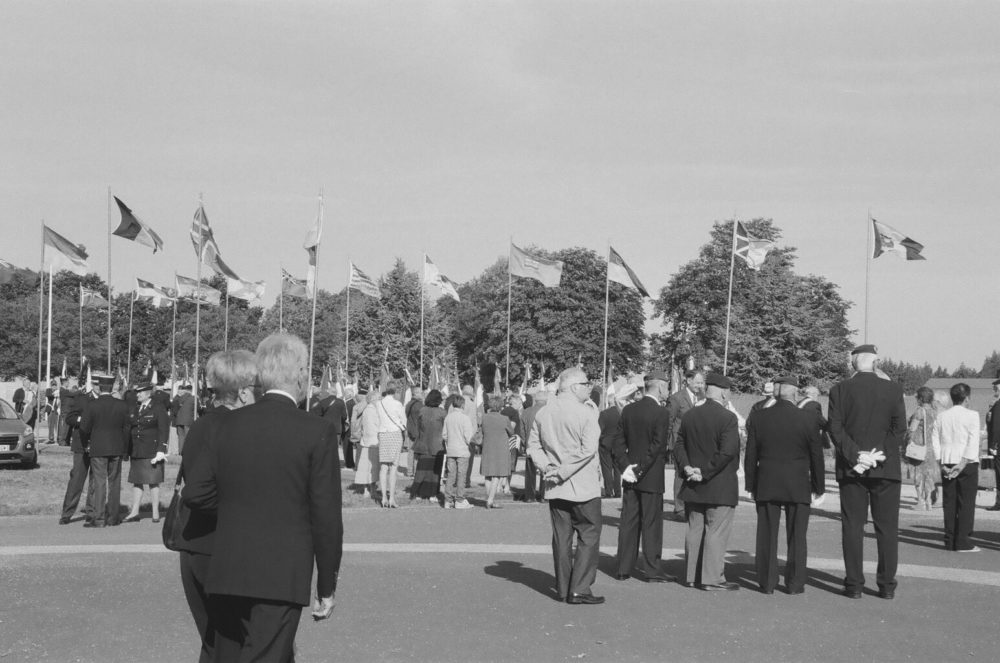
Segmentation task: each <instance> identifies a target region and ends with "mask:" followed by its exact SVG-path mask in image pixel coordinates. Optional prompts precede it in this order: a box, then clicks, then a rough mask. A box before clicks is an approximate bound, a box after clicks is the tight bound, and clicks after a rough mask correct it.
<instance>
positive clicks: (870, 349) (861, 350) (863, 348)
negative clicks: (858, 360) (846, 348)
mask: <svg viewBox="0 0 1000 663" xmlns="http://www.w3.org/2000/svg"><path fill="white" fill-rule="evenodd" d="M851 354H852V355H860V354H867V355H877V354H878V348H876V347H875V346H874V345H872V344H871V343H866V344H864V345H859V346H858V347H856V348H854V349H853V350H851Z"/></svg>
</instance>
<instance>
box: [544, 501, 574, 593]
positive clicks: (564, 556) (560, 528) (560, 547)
mask: <svg viewBox="0 0 1000 663" xmlns="http://www.w3.org/2000/svg"><path fill="white" fill-rule="evenodd" d="M570 509H571V507H570V503H568V502H566V501H565V500H552V501H550V502H549V517H550V518H551V519H552V562H553V566H554V567H555V576H556V592H558V595H559V596H560V597H562V598H566V596H567V595H568V594H569V583H570V578H571V576H572V573H573V566H572V562H571V561H570V555H571V554H572V551H573V521H572V514H571V513H570Z"/></svg>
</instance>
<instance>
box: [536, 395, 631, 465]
mask: <svg viewBox="0 0 1000 663" xmlns="http://www.w3.org/2000/svg"><path fill="white" fill-rule="evenodd" d="M630 405H631V403H630ZM532 407H534V406H532ZM525 412H527V410H525ZM621 419H622V411H621V410H619V409H618V406H617V405H612V406H611V407H609V408H605V409H604V410H601V413H600V414H599V415H597V425H598V426H600V427H601V437H600V439H599V440H598V447H599V448H600V450H601V451H603V452H605V453H607V454H611V456H610V457H612V458H613V457H614V454H613V453H612V447H613V446H614V441H615V434H616V433H618V422H619V421H621ZM534 420H535V416H534V414H532V415H531V421H532V423H534ZM521 421H522V423H523V422H524V415H523V414H522V415H521ZM522 427H523V428H524V429H525V430H526V431H530V430H531V426H530V425H524V426H522Z"/></svg>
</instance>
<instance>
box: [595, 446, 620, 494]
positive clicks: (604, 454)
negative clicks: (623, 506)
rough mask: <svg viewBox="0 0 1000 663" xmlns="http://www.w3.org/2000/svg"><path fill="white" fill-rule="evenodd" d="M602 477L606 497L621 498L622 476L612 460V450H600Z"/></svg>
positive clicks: (602, 448)
mask: <svg viewBox="0 0 1000 663" xmlns="http://www.w3.org/2000/svg"><path fill="white" fill-rule="evenodd" d="M598 454H599V456H600V458H601V477H602V478H603V479H604V496H605V497H619V496H620V495H621V493H622V475H621V472H619V471H618V467H617V466H616V465H615V463H614V461H613V460H612V459H611V449H605V448H604V447H601V448H600V451H599V452H598Z"/></svg>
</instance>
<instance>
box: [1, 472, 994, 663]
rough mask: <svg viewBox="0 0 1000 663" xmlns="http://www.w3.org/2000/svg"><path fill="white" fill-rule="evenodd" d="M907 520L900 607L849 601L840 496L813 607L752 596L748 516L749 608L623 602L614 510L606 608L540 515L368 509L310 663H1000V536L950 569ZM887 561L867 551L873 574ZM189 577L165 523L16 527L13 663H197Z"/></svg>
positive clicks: (309, 633) (351, 516)
mask: <svg viewBox="0 0 1000 663" xmlns="http://www.w3.org/2000/svg"><path fill="white" fill-rule="evenodd" d="M904 494H908V493H906V492H905V491H904ZM982 499H983V502H984V504H985V503H986V501H987V499H992V495H991V494H990V495H984V496H983V498H982ZM908 506H909V505H904V509H903V511H902V513H901V533H902V542H903V543H902V546H901V554H900V557H901V562H902V566H901V568H900V587H899V590H898V593H897V599H896V600H895V601H883V600H880V599H878V598H877V597H875V596H874V595H873V594H871V595H867V596H866V597H865V599H863V600H861V601H850V600H848V599H845V598H843V597H841V596H839V594H838V592H839V590H840V582H841V578H842V573H843V570H842V562H841V558H840V554H839V536H840V535H839V531H840V530H839V522H838V520H837V519H836V513H837V503H836V495H835V494H833V495H831V499H830V500H829V501H828V503H827V504H826V505H824V508H823V509H822V510H820V511H819V512H818V513H817V514H815V515H814V518H813V520H812V523H811V525H810V537H809V545H810V566H811V571H810V582H809V587H808V589H807V591H806V593H805V594H804V595H802V596H787V595H784V594H781V593H778V594H775V595H773V596H763V595H761V594H759V593H757V592H755V591H753V588H754V587H755V585H754V574H753V556H752V550H753V540H754V539H753V535H754V514H753V507H752V505H751V504H749V503H744V504H741V505H740V507H739V509H738V512H737V516H736V525H735V528H734V532H733V536H732V539H731V542H730V551H729V562H730V564H729V567H728V574H729V577H730V579H733V580H736V581H738V582H740V583H741V584H742V585H743V587H744V588H743V590H742V591H739V592H734V593H725V594H715V593H707V592H700V591H697V590H689V589H685V588H682V587H681V586H680V585H667V586H664V585H649V584H645V583H642V582H640V581H638V580H634V579H633V580H629V581H626V582H617V581H615V580H613V579H612V577H611V574H612V573H613V561H614V560H613V556H614V544H615V540H616V536H617V529H616V525H617V521H618V504H617V503H616V502H615V501H606V502H605V504H604V516H605V518H604V522H605V529H604V533H603V536H602V543H603V544H604V545H603V546H602V552H603V553H604V554H603V555H602V560H601V573H600V574H599V575H598V580H597V583H596V585H595V588H594V589H595V592H596V593H598V594H603V595H605V596H607V599H608V602H607V603H606V604H605V605H603V606H567V605H565V604H562V603H558V602H556V601H554V600H553V595H552V590H551V587H552V582H553V578H552V575H551V568H552V561H551V553H550V549H549V546H548V539H549V531H550V530H549V523H548V511H547V509H546V508H545V507H544V506H543V505H521V504H517V505H515V504H510V505H508V506H507V508H504V509H502V510H493V511H487V510H484V509H474V510H470V511H464V512H463V511H458V512H455V511H444V510H441V509H436V508H428V507H424V506H420V507H410V508H405V507H404V508H401V509H398V510H392V511H383V510H381V509H353V510H350V511H347V512H345V525H346V543H347V546H346V552H345V556H344V564H343V573H342V580H341V584H340V589H339V591H338V594H337V599H338V606H337V610H336V613H335V618H334V619H333V620H332V621H330V622H328V623H323V624H313V623H312V622H311V621H308V620H303V623H302V625H301V628H300V631H299V638H298V648H299V660H300V661H330V660H340V661H345V660H346V661H365V660H367V661H383V660H385V661H510V660H518V659H529V660H538V661H565V660H569V661H573V660H592V661H612V660H614V661H652V660H671V661H716V660H740V661H843V660H852V661H925V660H926V661H930V660H934V661H958V660H971V659H973V658H978V659H980V660H993V659H994V658H995V656H994V648H993V632H994V630H995V623H996V620H995V605H996V603H997V601H998V600H1000V564H998V562H1000V518H998V517H997V515H996V514H994V513H987V512H984V511H982V510H979V511H977V535H978V539H977V543H978V544H979V545H980V546H981V547H983V548H984V550H983V552H981V553H978V554H958V553H948V552H945V551H943V550H942V549H941V547H940V544H939V541H940V535H941V512H940V510H936V511H932V512H930V513H926V512H919V511H913V510H910V509H909V508H907V507H908ZM664 545H665V550H664V559H665V560H666V563H665V566H666V568H667V570H668V571H669V572H671V573H675V574H676V573H680V572H681V570H682V565H683V561H682V553H681V550H680V547H681V546H682V545H683V525H681V524H678V523H673V522H667V523H666V524H665V534H664ZM874 549H875V546H874V540H873V539H871V538H869V543H868V544H867V546H866V550H867V552H868V553H869V554H868V557H869V559H872V560H874ZM176 567H177V559H176V555H175V554H173V553H169V552H168V551H166V550H164V549H163V548H162V547H161V546H160V545H159V529H158V526H155V525H153V524H152V523H150V522H149V521H148V520H146V521H143V522H141V523H138V524H133V525H127V526H125V525H123V526H121V527H117V528H109V529H106V530H101V531H94V530H85V529H82V528H80V527H78V526H75V525H71V526H66V527H59V526H57V525H56V524H55V519H54V518H52V517H10V518H3V519H0V587H3V598H2V600H0V662H3V663H6V662H7V661H150V662H155V661H171V662H176V661H186V660H194V658H195V655H196V654H195V652H196V648H197V644H196V642H195V634H194V628H193V624H192V623H191V621H190V618H189V616H188V614H187V609H186V604H185V603H184V598H183V595H182V593H181V588H180V583H179V580H178V577H177V568H176ZM869 573H870V575H869V581H870V582H871V583H872V585H873V584H874V579H873V573H874V572H873V569H869Z"/></svg>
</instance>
